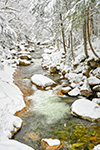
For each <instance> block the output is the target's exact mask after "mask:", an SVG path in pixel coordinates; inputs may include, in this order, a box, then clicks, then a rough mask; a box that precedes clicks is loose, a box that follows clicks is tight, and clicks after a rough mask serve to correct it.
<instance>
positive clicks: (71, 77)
mask: <svg viewBox="0 0 100 150" xmlns="http://www.w3.org/2000/svg"><path fill="white" fill-rule="evenodd" d="M65 78H68V80H69V81H70V82H73V81H75V82H77V83H79V82H81V80H82V78H83V75H82V73H79V74H76V73H66V75H65Z"/></svg>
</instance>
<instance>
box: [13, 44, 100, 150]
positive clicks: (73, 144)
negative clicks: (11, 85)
mask: <svg viewBox="0 0 100 150" xmlns="http://www.w3.org/2000/svg"><path fill="white" fill-rule="evenodd" d="M42 53H43V49H40V47H39V46H37V47H36V51H35V52H33V53H32V58H33V63H31V65H29V66H18V69H17V75H16V77H15V83H16V84H17V86H18V87H19V88H20V89H22V88H23V87H24V99H25V100H26V102H28V103H27V106H28V107H27V109H25V110H23V113H22V114H21V112H19V114H17V115H18V116H19V117H21V118H22V120H23V126H22V128H21V129H20V131H19V132H18V133H17V134H15V136H14V137H13V138H14V139H15V140H18V141H20V142H22V143H25V144H27V145H29V146H31V147H33V148H34V149H35V150H42V147H41V140H42V139H43V138H54V139H55V138H57V139H60V140H62V141H63V143H64V144H63V147H62V148H60V150H67V149H68V150H74V149H75V150H92V148H93V147H94V146H95V145H97V144H99V143H100V124H99V123H92V122H89V121H86V120H83V119H80V118H76V117H74V116H72V115H71V114H70V107H71V104H72V102H73V101H74V100H76V99H77V98H73V97H68V96H65V97H62V96H57V95H56V94H54V93H53V91H52V90H49V91H46V90H45V91H44V90H35V87H34V86H33V84H32V83H31V81H30V78H31V76H32V75H34V74H37V73H40V74H43V75H46V76H48V77H49V78H51V79H53V80H54V81H55V82H58V83H59V75H52V76H51V75H49V74H48V73H47V71H46V70H43V69H42V68H41V62H42V59H41V55H42ZM25 90H26V91H25ZM28 90H29V93H28ZM32 91H33V92H32ZM23 114H24V115H23Z"/></svg>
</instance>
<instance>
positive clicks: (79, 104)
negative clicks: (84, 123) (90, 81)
mask: <svg viewBox="0 0 100 150" xmlns="http://www.w3.org/2000/svg"><path fill="white" fill-rule="evenodd" d="M71 114H73V115H75V116H77V117H78V116H79V117H82V118H84V119H87V120H90V121H96V120H99V119H100V106H99V105H98V104H96V103H94V102H92V101H90V100H88V99H85V98H83V99H78V100H76V101H75V102H74V103H73V104H72V106H71Z"/></svg>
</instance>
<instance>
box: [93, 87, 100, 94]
mask: <svg viewBox="0 0 100 150" xmlns="http://www.w3.org/2000/svg"><path fill="white" fill-rule="evenodd" d="M92 90H93V91H98V92H100V85H96V86H94V87H93V88H92Z"/></svg>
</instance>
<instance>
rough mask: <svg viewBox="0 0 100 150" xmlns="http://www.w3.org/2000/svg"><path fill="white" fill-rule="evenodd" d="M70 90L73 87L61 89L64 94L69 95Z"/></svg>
mask: <svg viewBox="0 0 100 150" xmlns="http://www.w3.org/2000/svg"><path fill="white" fill-rule="evenodd" d="M70 90H71V87H69V86H67V87H62V88H61V92H62V93H68V92H69V91H70Z"/></svg>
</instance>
